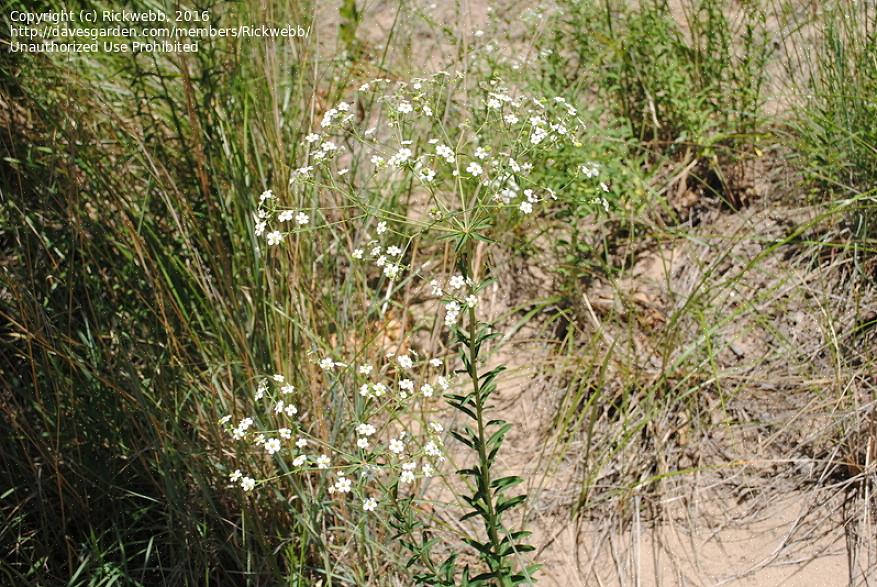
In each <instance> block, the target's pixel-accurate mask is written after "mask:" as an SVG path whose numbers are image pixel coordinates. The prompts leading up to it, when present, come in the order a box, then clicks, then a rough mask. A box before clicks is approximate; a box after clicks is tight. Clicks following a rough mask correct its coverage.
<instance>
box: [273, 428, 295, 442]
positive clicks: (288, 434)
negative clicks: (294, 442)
mask: <svg viewBox="0 0 877 587" xmlns="http://www.w3.org/2000/svg"><path fill="white" fill-rule="evenodd" d="M277 433H278V434H279V435H280V438H282V439H283V440H289V439H290V438H292V430H290V429H289V428H281V429H280V430H278V431H277Z"/></svg>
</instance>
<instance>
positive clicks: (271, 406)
mask: <svg viewBox="0 0 877 587" xmlns="http://www.w3.org/2000/svg"><path fill="white" fill-rule="evenodd" d="M317 366H318V367H319V368H320V370H321V371H322V372H323V374H324V377H326V378H330V377H334V378H341V377H343V376H345V375H346V376H348V377H353V378H354V379H356V380H359V381H360V382H361V383H360V385H359V393H358V395H359V396H360V398H361V399H360V401H358V402H354V401H351V402H350V403H351V404H354V405H356V404H358V405H360V406H361V407H360V408H359V409H358V410H356V412H357V415H356V416H355V417H354V418H355V419H354V421H353V422H352V423H351V429H350V435H349V438H350V439H351V445H349V446H330V445H329V443H328V442H326V441H325V440H324V439H322V438H320V436H319V435H318V434H317V433H316V432H315V431H314V430H315V426H313V425H312V423H310V422H309V421H308V418H307V415H306V414H302V413H301V412H300V411H299V410H298V408H297V407H296V405H295V404H294V403H293V401H292V398H294V397H295V396H296V394H297V390H296V387H295V386H294V385H292V384H290V383H289V382H288V381H287V378H286V377H285V376H284V375H283V374H279V373H278V374H275V375H273V376H271V377H269V378H265V379H263V380H262V381H260V382H259V385H258V387H257V389H256V393H255V394H254V396H253V398H254V400H255V401H256V412H255V413H254V414H253V415H252V416H247V417H244V418H241V419H240V420H239V421H237V422H233V421H232V417H231V416H230V415H227V416H224V417H223V418H221V419H220V424H221V425H223V426H224V427H225V429H226V431H227V433H228V434H229V436H230V438H231V439H232V440H233V441H235V442H236V443H238V449H239V454H241V453H244V454H251V453H254V452H255V453H259V452H261V453H262V454H263V455H264V456H265V457H267V459H268V460H267V462H268V463H270V465H271V468H272V470H271V472H269V473H268V474H267V475H264V479H263V480H262V481H257V479H256V477H258V475H253V476H251V475H246V474H244V473H243V472H242V471H241V469H240V468H236V469H235V470H234V472H233V473H231V474H230V475H229V477H228V478H229V481H230V482H231V483H232V484H234V485H237V486H239V487H240V488H241V489H242V490H243V491H245V492H252V491H253V490H254V489H255V488H256V487H257V486H258V485H260V484H262V483H268V482H269V481H270V480H277V479H281V478H283V477H286V476H292V475H311V474H320V475H322V476H323V478H324V479H325V481H326V491H327V492H328V493H329V494H331V495H334V496H338V497H343V496H347V495H348V494H349V495H352V496H356V498H357V499H358V500H360V502H361V504H360V505H361V509H362V511H365V512H370V511H374V510H376V509H377V507H378V505H379V503H380V499H381V495H382V494H383V493H384V492H385V491H386V488H387V487H388V486H390V485H392V484H393V483H398V484H399V485H400V486H406V485H411V484H413V483H414V482H415V481H416V480H417V479H418V478H427V477H431V476H433V475H435V474H436V471H437V468H438V465H439V464H440V463H442V462H443V461H444V460H445V457H444V455H443V449H442V447H443V432H444V427H443V426H442V424H441V423H440V422H437V421H432V422H430V423H429V424H428V425H424V426H423V429H422V430H420V431H418V432H417V433H416V434H415V433H413V432H410V431H407V430H404V429H399V425H398V419H399V418H398V417H399V415H400V413H401V412H400V409H401V408H402V407H404V406H406V405H407V404H408V403H409V402H411V401H414V400H415V399H418V400H419V401H422V402H425V401H428V400H429V398H432V397H433V395H434V394H435V393H436V391H437V390H439V389H441V390H442V391H445V390H448V389H449V387H450V383H449V381H448V379H447V378H446V377H445V376H444V375H442V374H441V371H442V370H443V368H444V364H443V362H442V361H441V359H439V358H432V359H430V360H421V359H420V358H419V357H418V355H417V354H416V353H415V352H414V351H409V352H408V353H404V354H396V353H394V352H387V353H386V354H385V358H384V361H383V364H382V365H381V367H380V368H377V369H376V368H375V367H374V366H372V365H370V364H367V363H363V364H359V365H356V364H354V363H343V362H339V361H337V360H335V359H333V358H331V357H324V358H322V359H320V360H319V361H318V362H317ZM394 421H396V422H397V423H396V424H394ZM281 471H288V472H287V473H283V472H281Z"/></svg>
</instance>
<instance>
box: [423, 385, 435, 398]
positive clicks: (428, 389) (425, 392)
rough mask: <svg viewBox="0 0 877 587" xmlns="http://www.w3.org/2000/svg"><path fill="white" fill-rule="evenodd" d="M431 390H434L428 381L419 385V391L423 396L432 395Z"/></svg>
mask: <svg viewBox="0 0 877 587" xmlns="http://www.w3.org/2000/svg"><path fill="white" fill-rule="evenodd" d="M433 391H434V390H433V388H432V385H430V384H429V383H426V384H424V385H422V386H421V387H420V393H422V394H423V397H432V393H433Z"/></svg>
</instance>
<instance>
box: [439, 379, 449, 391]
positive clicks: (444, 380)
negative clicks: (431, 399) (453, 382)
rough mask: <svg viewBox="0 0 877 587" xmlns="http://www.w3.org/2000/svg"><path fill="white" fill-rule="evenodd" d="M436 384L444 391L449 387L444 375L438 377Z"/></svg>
mask: <svg viewBox="0 0 877 587" xmlns="http://www.w3.org/2000/svg"><path fill="white" fill-rule="evenodd" d="M438 384H439V385H440V386H441V388H442V389H443V390H445V391H447V390H448V388H449V387H450V385H449V384H448V380H447V379H446V378H445V377H444V376H441V377H439V378H438Z"/></svg>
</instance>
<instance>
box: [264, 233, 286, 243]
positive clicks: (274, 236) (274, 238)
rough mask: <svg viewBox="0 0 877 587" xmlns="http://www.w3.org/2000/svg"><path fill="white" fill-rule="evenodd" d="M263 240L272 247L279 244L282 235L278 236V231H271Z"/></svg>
mask: <svg viewBox="0 0 877 587" xmlns="http://www.w3.org/2000/svg"><path fill="white" fill-rule="evenodd" d="M265 238H266V239H267V241H268V244H269V245H271V246H274V245H277V244H280V241H281V240H282V239H283V235H282V234H280V231H278V230H272V231H271V232H269V233H268V236H267V237H265Z"/></svg>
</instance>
